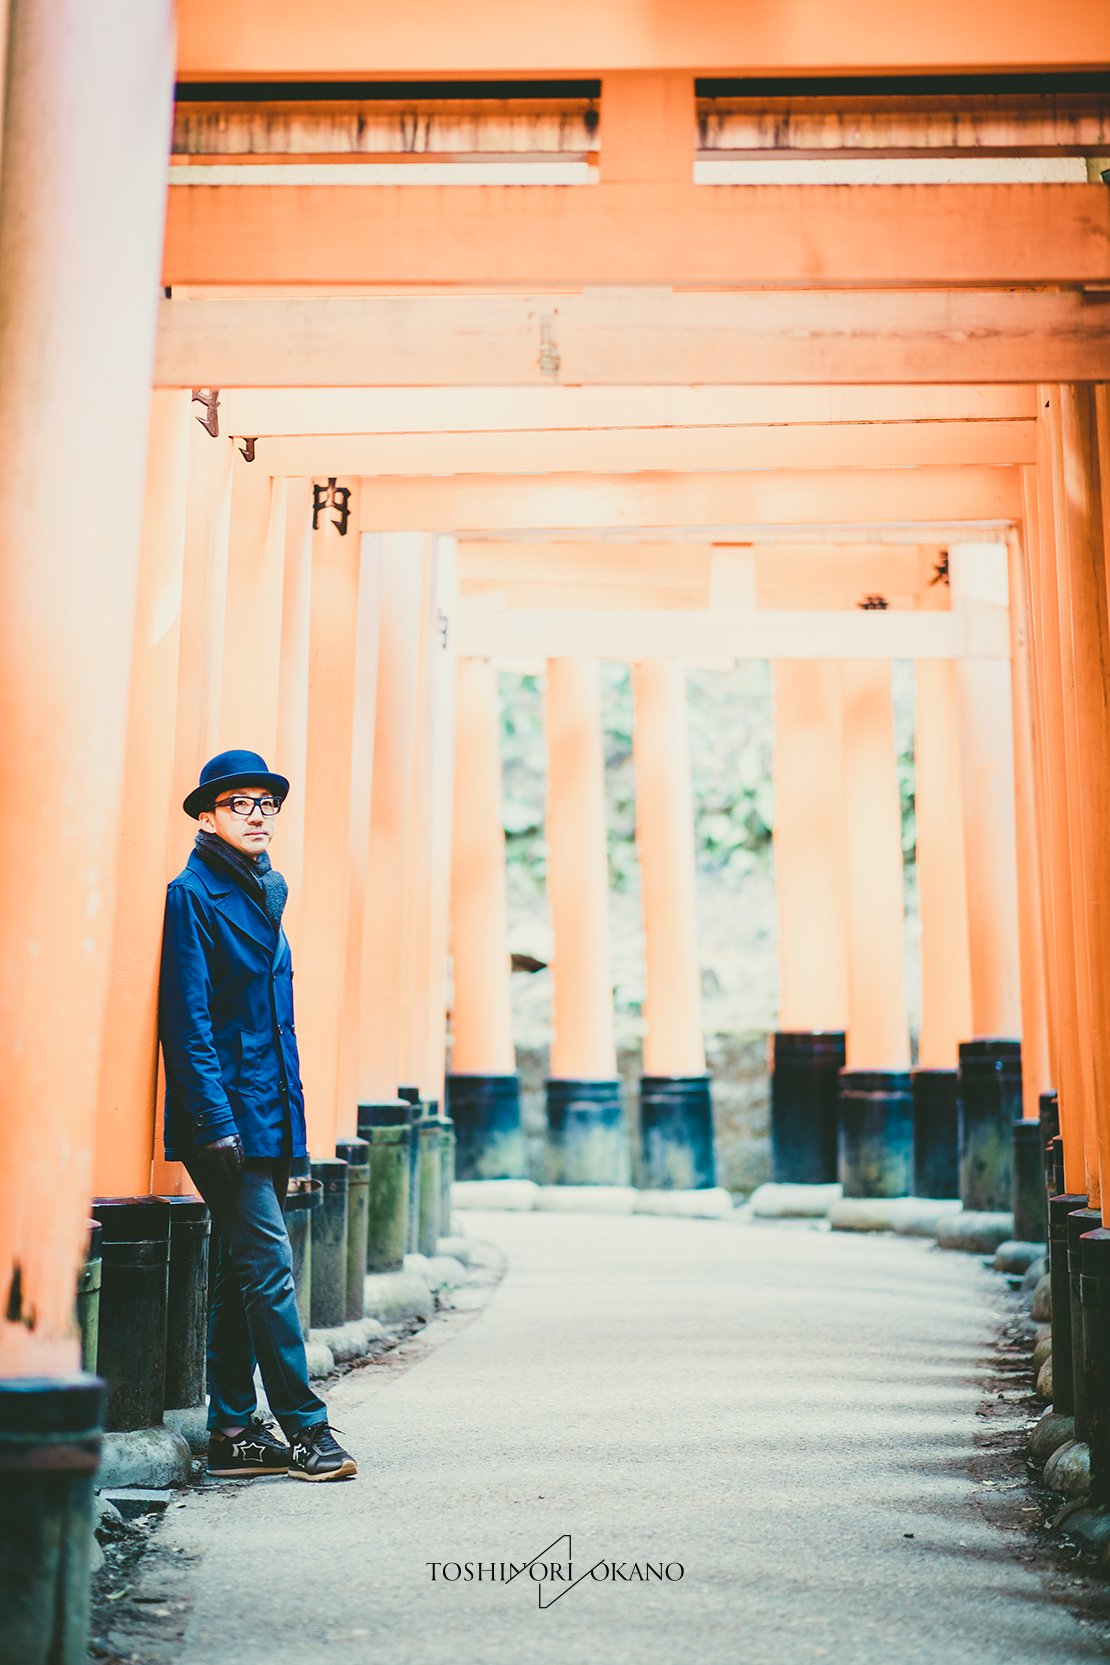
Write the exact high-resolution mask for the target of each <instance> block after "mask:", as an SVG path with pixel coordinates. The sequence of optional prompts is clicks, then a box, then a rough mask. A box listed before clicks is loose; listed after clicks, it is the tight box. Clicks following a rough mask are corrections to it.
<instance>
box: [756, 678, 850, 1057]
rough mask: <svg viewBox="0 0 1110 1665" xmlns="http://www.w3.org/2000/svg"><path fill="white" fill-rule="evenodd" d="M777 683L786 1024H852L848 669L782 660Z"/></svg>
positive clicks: (782, 1010) (782, 1023)
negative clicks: (844, 700) (845, 719)
mask: <svg viewBox="0 0 1110 1665" xmlns="http://www.w3.org/2000/svg"><path fill="white" fill-rule="evenodd" d="M773 671H774V685H775V760H774V783H775V834H774V847H775V874H776V885H777V891H778V910H779V976H780V986H779V1028H780V1029H782V1030H807V1029H808V1030H812V1029H829V1030H834V1031H835V1030H843V1029H846V1028H847V1025H848V946H847V938H846V935H845V929H846V927H845V916H844V908H845V900H844V898H845V880H844V873H845V868H844V831H843V828H844V779H843V759H842V754H841V744H842V736H841V686H840V667H839V665H838V664H837V663H836V662H835V661H834V660H825V659H809V660H807V659H780V660H776V661H775V664H774V667H773Z"/></svg>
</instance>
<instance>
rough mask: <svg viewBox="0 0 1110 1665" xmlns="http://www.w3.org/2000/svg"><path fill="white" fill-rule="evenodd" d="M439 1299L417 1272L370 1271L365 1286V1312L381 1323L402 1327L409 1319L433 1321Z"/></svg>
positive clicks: (368, 1316)
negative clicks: (401, 1324) (436, 1300)
mask: <svg viewBox="0 0 1110 1665" xmlns="http://www.w3.org/2000/svg"><path fill="white" fill-rule="evenodd" d="M435 1310H436V1303H435V1297H434V1296H433V1294H432V1292H431V1290H430V1289H429V1288H428V1286H427V1284H426V1283H425V1282H424V1280H423V1278H420V1277H418V1276H417V1275H416V1273H415V1272H370V1273H369V1274H368V1275H367V1278H366V1282H365V1284H364V1285H363V1311H364V1312H365V1314H366V1316H367V1318H376V1319H377V1320H378V1322H379V1324H400V1323H403V1322H404V1320H405V1319H406V1318H423V1319H428V1318H432V1317H434V1315H435Z"/></svg>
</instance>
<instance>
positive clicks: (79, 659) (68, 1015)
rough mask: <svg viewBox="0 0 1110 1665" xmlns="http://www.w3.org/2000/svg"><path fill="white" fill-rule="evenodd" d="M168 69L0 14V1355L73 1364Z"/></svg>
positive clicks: (103, 28) (146, 56) (29, 11)
mask: <svg viewBox="0 0 1110 1665" xmlns="http://www.w3.org/2000/svg"><path fill="white" fill-rule="evenodd" d="M172 78H173V32H172V21H171V13H170V8H169V6H168V5H166V4H164V3H161V0H152V3H151V4H150V5H148V6H144V7H140V8H138V9H137V8H136V7H134V6H133V5H130V4H127V3H125V0H106V3H105V4H103V5H100V6H97V7H88V6H75V5H72V4H68V3H65V0H38V3H37V4H34V5H21V6H19V7H18V8H15V9H13V11H12V14H11V18H10V23H9V38H8V64H7V83H6V88H7V90H6V108H5V137H4V146H5V149H4V166H3V175H2V180H0V294H2V296H3V307H2V309H0V454H2V455H3V458H4V492H3V495H2V497H0V730H2V732H3V736H4V745H3V750H2V754H0V782H2V786H3V792H2V795H0V818H2V840H3V848H4V861H3V864H2V866H0V944H2V945H3V947H2V958H0V1047H2V1050H3V1056H4V1059H5V1067H4V1079H3V1092H4V1104H3V1109H2V1113H0V1173H2V1174H3V1176H4V1186H5V1191H4V1199H3V1206H2V1207H0V1307H2V1309H3V1311H4V1313H5V1317H4V1319H3V1321H2V1323H0V1374H4V1375H11V1376H15V1375H37V1374H43V1375H53V1374H58V1373H61V1372H65V1371H69V1370H73V1369H75V1368H76V1367H77V1363H78V1357H79V1345H78V1340H77V1337H76V1335H75V1333H74V1331H73V1329H72V1315H73V1292H74V1287H75V1280H76V1275H77V1269H78V1266H79V1264H80V1260H81V1255H82V1245H83V1239H84V1222H85V1219H86V1217H87V1204H86V1199H87V1196H88V1194H89V1186H90V1182H91V1178H92V1140H93V1129H94V1122H95V1116H96V1107H97V1095H98V1064H99V1054H100V1045H101V1037H102V1025H103V1018H104V1008H105V997H106V993H107V984H108V976H109V972H110V965H111V960H110V950H111V924H112V919H113V915H114V911H115V893H116V873H117V862H118V836H119V824H120V822H119V816H120V798H121V792H122V788H123V780H124V760H125V748H126V739H127V711H128V682H129V677H130V668H131V652H132V639H133V626H134V617H135V600H136V583H137V576H138V562H139V548H140V538H141V531H142V503H143V480H144V475H145V469H146V456H147V426H148V413H149V409H150V386H151V381H152V378H153V359H154V332H155V309H156V304H157V297H158V281H159V271H158V268H159V259H160V254H161V244H162V224H163V215H164V207H165V178H166V169H165V155H166V147H167V142H168V135H169V122H170V101H171V96H172Z"/></svg>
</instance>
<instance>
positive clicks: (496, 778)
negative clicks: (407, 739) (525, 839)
mask: <svg viewBox="0 0 1110 1665" xmlns="http://www.w3.org/2000/svg"><path fill="white" fill-rule="evenodd" d="M451 957H452V965H453V972H454V985H455V995H454V1006H453V1011H452V1035H453V1041H454V1045H453V1048H452V1054H451V1068H452V1070H455V1071H458V1072H460V1073H462V1074H464V1075H503V1074H510V1073H511V1072H512V1071H513V1070H514V1069H515V1068H516V1056H515V1053H514V1050H513V1008H512V993H511V985H510V976H511V973H510V961H509V910H508V895H507V891H506V884H505V829H504V827H503V825H502V821H501V718H500V712H499V709H498V700H497V672H496V670H495V669H494V666H493V664H492V662H491V661H490V660H488V659H460V660H459V668H458V684H457V688H456V695H455V800H454V816H453V824H452V833H451Z"/></svg>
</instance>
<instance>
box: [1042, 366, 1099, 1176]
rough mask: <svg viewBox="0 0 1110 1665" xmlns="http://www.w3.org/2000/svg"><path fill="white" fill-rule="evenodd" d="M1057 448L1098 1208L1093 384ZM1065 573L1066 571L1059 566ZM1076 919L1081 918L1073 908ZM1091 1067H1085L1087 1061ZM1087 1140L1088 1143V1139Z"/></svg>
mask: <svg viewBox="0 0 1110 1665" xmlns="http://www.w3.org/2000/svg"><path fill="white" fill-rule="evenodd" d="M1057 397H1058V407H1057V410H1056V411H1054V413H1053V415H1054V417H1055V418H1056V419H1055V420H1054V421H1053V424H1052V428H1053V440H1054V444H1055V445H1056V446H1058V458H1059V470H1060V476H1061V484H1062V491H1061V493H1060V496H1059V498H1058V500H1057V533H1058V538H1059V543H1060V548H1061V554H1062V555H1064V553H1065V551H1066V556H1065V558H1066V561H1067V575H1068V582H1069V592H1070V594H1069V600H1070V607H1069V609H1068V613H1067V616H1066V617H1065V618H1063V619H1062V620H1061V625H1062V629H1061V641H1062V645H1063V647H1064V648H1065V650H1067V649H1068V648H1070V655H1071V672H1072V674H1071V677H1070V678H1069V679H1067V681H1066V682H1065V698H1066V699H1068V698H1069V697H1070V702H1073V706H1074V725H1075V742H1076V745H1075V752H1076V775H1077V783H1076V784H1077V787H1078V791H1077V793H1076V796H1075V798H1074V800H1073V802H1074V804H1075V807H1076V809H1077V812H1078V817H1077V818H1078V829H1077V830H1078V833H1079V839H1078V846H1079V847H1078V849H1077V850H1074V851H1073V862H1074V863H1075V866H1076V867H1078V869H1079V874H1078V879H1079V883H1078V885H1077V887H1076V890H1077V897H1078V898H1081V903H1082V913H1083V917H1084V919H1085V922H1086V927H1087V929H1086V966H1085V967H1084V966H1083V965H1082V964H1081V965H1080V967H1079V971H1080V974H1081V976H1082V973H1083V972H1084V970H1085V972H1086V985H1087V998H1086V1001H1085V1002H1084V1001H1083V1000H1081V1002H1080V1007H1079V1018H1080V1029H1079V1047H1080V1055H1081V1058H1082V1059H1083V1060H1084V1063H1085V1065H1086V1068H1085V1075H1087V1074H1088V1073H1089V1079H1090V1081H1091V1084H1092V1088H1093V1092H1092V1095H1091V1097H1092V1109H1093V1117H1092V1118H1091V1119H1090V1120H1091V1121H1093V1127H1092V1126H1091V1125H1090V1122H1088V1141H1087V1166H1088V1171H1087V1197H1088V1202H1089V1204H1090V1206H1091V1207H1092V1208H1098V1207H1100V1206H1101V1201H1100V1199H1101V1178H1102V1177H1106V1178H1107V1179H1108V1180H1110V868H1108V866H1107V860H1106V853H1107V849H1108V848H1110V621H1108V617H1107V561H1106V528H1105V522H1104V511H1103V502H1102V486H1101V481H1100V457H1099V432H1098V419H1097V414H1096V403H1095V391H1094V388H1093V386H1092V385H1091V384H1090V383H1078V384H1076V383H1072V384H1066V385H1064V386H1062V387H1060V388H1059V390H1058V395H1057ZM1061 564H1062V563H1061ZM1076 911H1077V913H1078V912H1079V911H1080V910H1079V907H1078V906H1077V910H1076ZM1088 1060H1089V1062H1088ZM1092 1134H1093V1138H1092V1137H1091V1135H1092Z"/></svg>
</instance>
